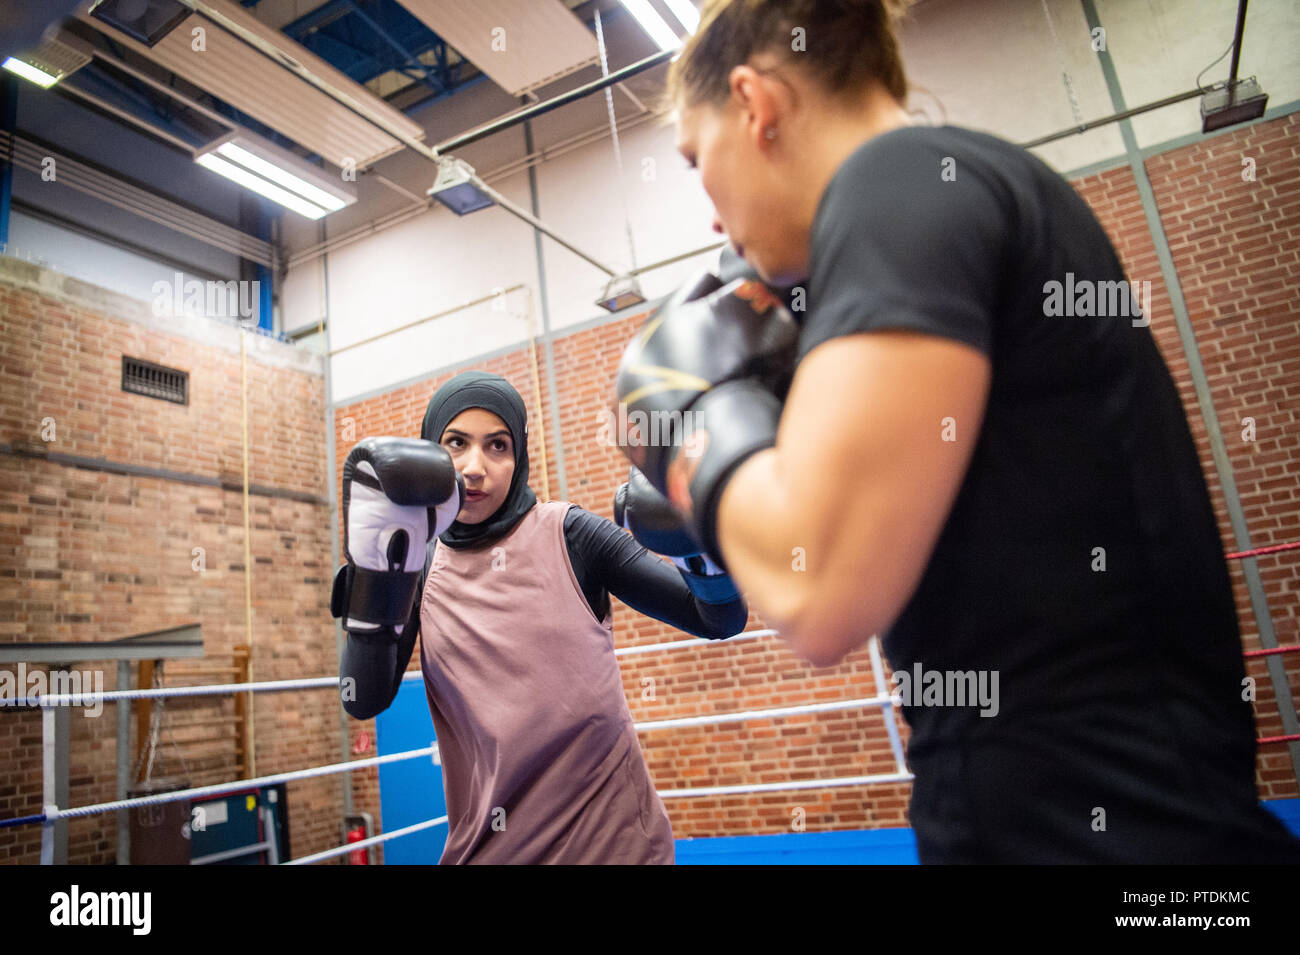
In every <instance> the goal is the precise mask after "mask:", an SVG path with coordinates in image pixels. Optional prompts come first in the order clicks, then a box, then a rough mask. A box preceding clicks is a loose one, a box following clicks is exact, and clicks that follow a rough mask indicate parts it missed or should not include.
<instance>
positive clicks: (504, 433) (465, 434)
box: [443, 428, 510, 438]
mask: <svg viewBox="0 0 1300 955" xmlns="http://www.w3.org/2000/svg"><path fill="white" fill-rule="evenodd" d="M443 434H454V435H456V436H457V437H461V438H471V437H473V435H471V434H470V433H469V432H467V431H461V430H460V428H448V429H447V430H446V431H444V432H443ZM483 437H485V438H508V437H510V432H509V431H504V430H503V431H493V432H492V433H491V434H485V435H484V436H483Z"/></svg>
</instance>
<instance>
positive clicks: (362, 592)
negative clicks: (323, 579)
mask: <svg viewBox="0 0 1300 955" xmlns="http://www.w3.org/2000/svg"><path fill="white" fill-rule="evenodd" d="M464 496H465V491H464V481H463V480H462V478H461V476H460V475H459V474H458V473H457V471H456V468H455V467H454V466H453V465H452V462H451V455H449V454H448V453H447V451H446V449H445V448H443V447H441V446H440V445H437V444H434V443H433V442H432V441H424V440H421V439H419V438H366V439H365V440H364V441H361V442H360V443H358V444H357V446H356V447H354V448H353V449H352V451H351V452H350V453H349V454H348V457H347V461H346V462H345V463H344V465H343V519H344V524H343V556H344V558H345V559H346V560H347V563H346V564H344V565H343V566H342V567H340V568H339V570H338V573H337V574H336V575H335V578H334V591H333V595H332V599H331V601H330V610H331V612H332V613H333V614H334V616H335V617H342V618H343V621H344V622H343V627H344V629H346V630H348V631H349V632H352V633H380V632H390V633H391V634H392V635H395V634H400V633H401V632H402V626H403V625H404V624H405V623H406V621H407V618H408V617H409V615H410V612H411V602H412V600H413V599H414V598H415V590H416V588H417V586H418V583H419V579H420V571H421V570H423V568H424V556H425V547H426V545H427V544H428V542H429V539H430V537H436V536H437V535H438V534H441V533H442V532H443V531H445V530H446V529H447V528H448V527H450V526H451V524H452V522H453V521H455V519H456V515H457V514H458V513H460V508H461V504H462V501H463V499H464Z"/></svg>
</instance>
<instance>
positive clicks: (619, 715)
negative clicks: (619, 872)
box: [420, 501, 675, 864]
mask: <svg viewBox="0 0 1300 955" xmlns="http://www.w3.org/2000/svg"><path fill="white" fill-rule="evenodd" d="M570 506H571V505H570V504H568V503H567V502H564V501H551V502H547V503H538V504H537V505H535V506H534V507H533V508H532V510H530V511H529V512H528V513H527V514H525V515H524V516H523V517H522V518H521V519H520V521H519V523H517V524H516V525H515V526H514V528H513V529H511V531H510V533H508V534H507V535H506V536H504V537H502V538H499V539H498V540H496V541H494V542H492V543H491V544H488V545H485V546H484V547H481V548H466V549H462V550H455V549H452V548H450V547H447V546H446V545H444V544H443V543H442V542H441V541H439V542H438V544H437V546H436V548H435V550H434V555H433V562H432V564H431V565H430V567H429V576H428V580H427V581H426V582H425V587H424V593H423V595H422V597H421V605H420V666H421V669H422V670H423V672H424V686H425V690H426V692H427V694H428V698H429V712H430V713H431V714H432V715H433V725H434V729H435V730H436V731H437V734H438V746H439V750H440V753H441V756H442V767H443V788H444V791H445V793H446V797H447V817H448V822H449V832H448V837H447V847H446V849H445V850H444V851H443V854H442V863H443V864H454V863H514V864H538V863H573V864H589V863H620V864H647V863H662V864H671V863H672V862H673V861H674V858H675V856H674V846H673V834H672V828H671V826H670V825H669V822H668V813H667V812H666V811H665V810H664V806H663V802H662V800H660V798H659V795H658V794H657V793H656V792H655V790H654V786H653V784H652V783H651V781H650V774H649V772H648V771H647V770H646V766H645V760H644V758H643V757H642V755H641V746H640V743H639V742H638V741H637V736H636V731H635V730H634V729H633V727H632V716H631V713H630V712H629V711H628V707H627V699H626V698H625V697H624V695H623V683H622V680H621V679H620V676H619V669H618V662H617V660H616V658H615V656H614V634H613V627H612V624H611V617H610V615H608V614H607V615H606V616H605V619H604V620H597V619H596V617H595V615H594V614H592V612H591V606H590V605H589V604H588V603H587V599H586V598H585V597H584V596H583V594H582V590H581V588H580V587H579V585H578V579H577V577H576V576H575V574H574V572H573V567H572V566H571V565H570V563H569V556H568V551H567V549H566V547H565V543H564V517H565V515H566V514H567V513H568V510H569V507H570Z"/></svg>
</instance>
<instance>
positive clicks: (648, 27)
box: [623, 0, 682, 50]
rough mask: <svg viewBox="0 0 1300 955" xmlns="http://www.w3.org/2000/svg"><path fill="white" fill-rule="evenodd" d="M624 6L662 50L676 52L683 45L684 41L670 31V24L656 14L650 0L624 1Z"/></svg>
mask: <svg viewBox="0 0 1300 955" xmlns="http://www.w3.org/2000/svg"><path fill="white" fill-rule="evenodd" d="M623 6H625V7H627V12H628V13H630V14H632V16H634V17H635V18H636V22H637V23H639V24H641V29H643V30H645V32H646V33H648V34H650V39H652V40H654V41H655V42H656V43H658V44H659V49H661V50H675V49H677V47H679V46H681V45H682V41H681V40H679V39H678V38H677V34H676V33H674V32H673V31H672V30H670V29H668V24H667V23H665V22H664V18H663V17H661V16H660V15H659V14H657V13H656V12H655V9H654V7H652V6H650V2H649V0H623Z"/></svg>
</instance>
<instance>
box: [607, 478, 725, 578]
mask: <svg viewBox="0 0 1300 955" xmlns="http://www.w3.org/2000/svg"><path fill="white" fill-rule="evenodd" d="M614 523H615V524H618V525H619V526H620V527H623V528H625V529H627V530H629V531H631V532H632V536H633V537H634V538H635V539H636V541H637V543H639V544H641V546H643V547H645V548H647V549H648V550H652V551H654V552H655V553H656V554H662V555H664V556H665V557H668V558H670V559H671V560H672V562H673V563H674V564H675V565H676V566H677V569H678V570H679V571H681V574H682V579H684V580H685V581H686V586H687V587H689V588H690V591H691V593H692V594H694V595H695V596H696V597H698V598H699V599H700V600H702V601H704V602H705V603H709V604H725V603H731V602H732V601H733V600H736V599H737V598H738V597H739V596H740V591H739V590H737V589H736V583H735V581H734V580H732V579H731V576H730V575H729V574H727V573H726V572H725V571H724V570H723V569H722V568H721V567H719V566H718V565H717V564H715V563H714V562H713V561H712V560H710V559H709V557H708V556H707V555H705V554H702V553H700V545H699V544H698V543H697V542H696V541H695V539H694V538H693V537H692V536H691V535H690V533H689V532H688V531H687V530H686V523H685V521H684V520H683V519H682V515H681V514H679V513H678V512H677V510H676V509H675V508H674V507H673V506H672V504H670V503H668V501H667V499H666V498H664V496H663V495H662V494H660V493H659V492H658V491H656V490H655V489H654V488H653V487H652V486H651V485H650V482H649V481H647V480H646V478H645V475H644V474H642V473H641V472H640V471H638V470H637V469H636V468H632V469H631V471H630V473H629V474H628V479H627V483H626V484H624V485H622V486H621V487H620V488H619V489H618V491H617V492H616V493H615V494H614Z"/></svg>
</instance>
